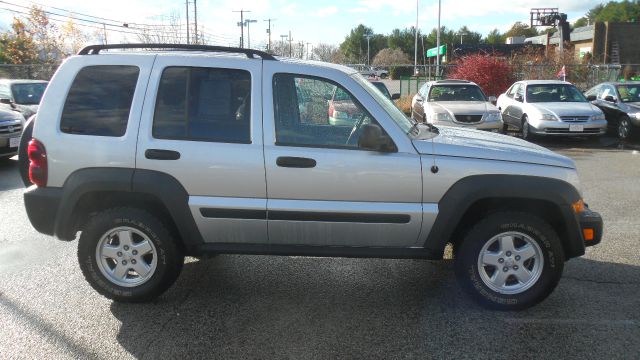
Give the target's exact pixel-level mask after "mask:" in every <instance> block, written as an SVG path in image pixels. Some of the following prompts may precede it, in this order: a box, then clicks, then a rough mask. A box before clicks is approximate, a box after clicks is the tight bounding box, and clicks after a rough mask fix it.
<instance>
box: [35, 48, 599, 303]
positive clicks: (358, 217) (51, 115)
mask: <svg viewBox="0 0 640 360" xmlns="http://www.w3.org/2000/svg"><path fill="white" fill-rule="evenodd" d="M119 48H123V49H127V48H139V49H144V50H143V51H140V52H127V51H119V52H118V51H108V52H102V51H104V50H105V49H110V50H115V49H119ZM152 48H157V50H158V51H151V50H150V49H152ZM172 50H181V51H172ZM101 52H102V53H101ZM336 88H340V89H341V90H342V91H344V93H345V94H347V95H348V96H349V97H350V98H351V101H352V102H353V104H354V106H357V107H358V113H359V114H360V115H359V116H358V117H357V119H356V121H355V122H354V123H352V124H349V125H348V126H343V125H340V124H331V123H330V122H329V114H328V104H327V101H326V100H325V99H326V98H327V97H328V96H330V95H331V94H332V93H333V92H334V91H335V89H336ZM29 159H30V170H29V172H30V176H31V181H32V182H33V183H34V185H32V186H31V187H29V188H28V189H27V191H26V192H25V195H24V200H25V205H26V209H27V213H28V215H29V219H30V221H31V223H32V225H33V226H34V227H35V228H36V229H37V230H38V231H40V232H42V233H45V234H51V235H55V236H56V237H58V238H59V239H62V240H73V239H75V238H76V236H77V234H78V233H80V236H79V243H78V258H79V262H80V268H81V269H82V271H83V273H84V275H85V277H86V279H87V280H88V282H89V283H90V284H91V285H92V286H93V287H94V288H95V289H96V290H97V291H98V292H99V293H100V294H102V295H104V296H106V297H108V298H111V299H114V300H117V301H146V300H150V299H153V298H155V297H156V296H158V295H160V294H161V293H162V292H163V291H165V290H166V289H168V288H169V287H170V286H171V284H172V283H173V282H174V281H175V279H176V278H177V276H178V274H179V273H180V270H181V268H182V265H183V260H184V256H201V255H205V254H263V255H302V256H305V255H306V256H337V257H380V258H418V259H442V258H443V254H444V252H445V247H446V246H447V244H451V246H452V247H453V253H454V255H455V262H456V273H457V277H458V278H459V280H460V283H461V285H462V286H463V287H464V288H465V289H466V290H467V291H468V292H469V293H470V294H471V295H472V296H473V297H474V298H476V299H477V300H478V301H480V302H481V303H482V304H484V305H486V306H489V307H492V308H497V309H504V310H513V309H522V308H526V307H528V306H531V305H534V304H536V303H538V302H539V301H541V300H542V299H544V298H545V297H546V296H547V295H548V294H549V293H550V292H551V291H552V290H553V288H554V287H555V286H556V285H557V283H558V281H559V279H560V276H561V274H562V269H563V265H564V262H565V261H566V260H568V259H570V258H573V257H577V256H581V255H583V254H584V252H585V246H590V245H595V244H597V243H598V242H599V241H600V239H601V236H602V220H601V218H600V216H599V215H598V214H597V213H594V212H592V211H591V210H589V208H588V207H587V206H586V205H585V204H584V202H583V200H582V197H581V194H580V191H579V190H578V189H579V184H578V175H577V172H576V168H575V164H574V162H573V161H571V160H570V159H568V158H566V157H564V156H561V155H557V154H555V153H553V152H551V151H549V150H546V149H544V148H541V147H539V146H536V145H533V144H530V143H527V142H525V141H522V140H519V139H515V138H510V137H506V136H502V135H498V134H490V133H486V132H479V131H474V130H467V129H454V128H443V129H440V130H438V129H437V128H436V127H433V126H427V125H425V124H421V123H413V122H412V121H411V120H410V119H408V118H407V117H406V116H404V115H403V113H402V112H400V110H398V109H397V108H396V107H395V106H394V104H393V103H392V102H391V101H390V100H389V99H388V98H387V97H385V96H383V95H382V93H381V92H380V91H378V90H377V89H376V88H375V87H374V85H372V84H371V83H370V82H369V81H367V80H366V79H364V78H363V77H362V76H361V75H359V74H358V73H357V72H356V71H354V70H352V69H350V68H347V67H343V66H338V65H332V64H326V63H319V62H310V61H299V60H291V59H279V58H274V57H272V56H271V55H269V54H266V53H263V52H260V51H256V50H249V49H237V48H222V47H211V46H201V45H150V44H141V45H136V44H129V45H96V46H90V47H88V48H85V49H83V50H82V51H80V53H79V54H78V55H77V56H74V57H71V58H69V59H67V60H66V61H65V62H64V63H63V64H62V65H61V66H60V68H59V69H58V71H57V73H56V74H55V76H54V77H53V79H52V81H51V83H50V85H49V87H48V88H47V90H46V93H45V95H44V99H43V101H42V103H41V108H40V111H39V114H38V121H37V122H36V123H35V127H34V129H33V139H32V140H31V141H30V144H29ZM513 184H518V186H513Z"/></svg>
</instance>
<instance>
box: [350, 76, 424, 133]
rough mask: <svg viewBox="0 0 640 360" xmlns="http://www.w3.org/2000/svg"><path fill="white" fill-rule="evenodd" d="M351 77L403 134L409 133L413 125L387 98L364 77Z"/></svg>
mask: <svg viewBox="0 0 640 360" xmlns="http://www.w3.org/2000/svg"><path fill="white" fill-rule="evenodd" d="M351 77H352V78H353V79H354V80H355V81H356V82H358V83H359V84H360V85H361V86H362V87H363V88H364V89H365V90H366V91H367V92H368V93H369V95H371V96H373V98H374V99H375V100H376V102H377V103H378V104H380V106H382V108H384V110H385V111H386V112H387V114H389V116H390V117H391V119H392V120H393V121H394V122H395V123H396V124H398V126H400V128H401V129H402V130H403V131H404V132H405V133H406V132H409V130H410V129H411V127H412V125H413V123H412V122H411V120H409V118H407V116H406V115H405V114H404V113H403V112H402V111H400V109H398V108H397V107H396V105H395V104H394V103H393V102H392V101H391V100H390V99H389V98H387V97H385V96H384V95H382V93H381V92H380V90H378V89H377V88H376V87H375V86H374V85H373V84H372V83H371V82H370V81H368V80H367V79H365V78H364V76H362V75H360V74H353V75H351Z"/></svg>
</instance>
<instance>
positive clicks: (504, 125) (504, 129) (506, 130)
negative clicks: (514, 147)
mask: <svg viewBox="0 0 640 360" xmlns="http://www.w3.org/2000/svg"><path fill="white" fill-rule="evenodd" d="M500 133H502V134H505V135H506V134H508V133H509V125H507V123H502V129H500Z"/></svg>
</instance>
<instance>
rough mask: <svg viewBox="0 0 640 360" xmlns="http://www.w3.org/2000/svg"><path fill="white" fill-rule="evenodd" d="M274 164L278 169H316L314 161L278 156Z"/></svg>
mask: <svg viewBox="0 0 640 360" xmlns="http://www.w3.org/2000/svg"><path fill="white" fill-rule="evenodd" d="M276 164H277V165H278V166H280V167H290V168H313V167H316V161H315V160H314V159H309V158H303V157H295V156H280V157H279V158H277V159H276Z"/></svg>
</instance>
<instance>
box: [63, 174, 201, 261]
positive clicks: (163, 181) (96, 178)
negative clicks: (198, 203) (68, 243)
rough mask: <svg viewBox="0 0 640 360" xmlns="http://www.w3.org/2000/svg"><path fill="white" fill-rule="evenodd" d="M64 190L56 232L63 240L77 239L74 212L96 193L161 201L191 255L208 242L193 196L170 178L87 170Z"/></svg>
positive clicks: (73, 177) (165, 175)
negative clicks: (191, 201)
mask: <svg viewBox="0 0 640 360" xmlns="http://www.w3.org/2000/svg"><path fill="white" fill-rule="evenodd" d="M62 189H63V190H62V196H61V201H60V206H59V207H58V213H57V219H58V221H56V224H55V230H54V232H55V234H56V236H57V237H59V238H60V239H63V240H72V239H73V238H75V230H76V223H75V221H76V219H74V216H73V212H74V210H75V208H76V205H77V204H78V202H79V201H80V199H81V198H82V197H83V196H84V195H87V194H90V193H92V192H120V193H123V192H124V193H132V194H144V195H149V196H151V197H153V198H155V199H158V200H159V201H160V202H161V203H162V204H163V205H164V206H165V208H166V210H167V211H168V213H169V215H170V216H171V218H172V219H173V221H174V223H175V224H176V228H177V231H178V233H179V235H180V237H181V238H182V242H183V244H184V245H185V248H186V250H187V252H191V251H192V250H193V249H196V248H197V247H198V246H200V245H201V244H202V243H203V242H204V240H203V238H202V235H201V234H200V231H199V230H198V227H197V225H196V223H195V220H194V219H193V216H192V214H191V210H190V209H189V194H188V193H187V191H186V190H185V188H184V187H183V186H182V185H181V184H180V182H179V181H178V180H177V179H176V178H174V177H173V176H171V175H169V174H166V173H163V172H159V171H153V170H144V169H133V168H132V169H127V168H104V167H101V168H86V169H81V170H78V171H76V172H74V173H72V174H71V175H70V176H69V177H68V178H67V180H66V181H65V184H64V186H63V188H62Z"/></svg>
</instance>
